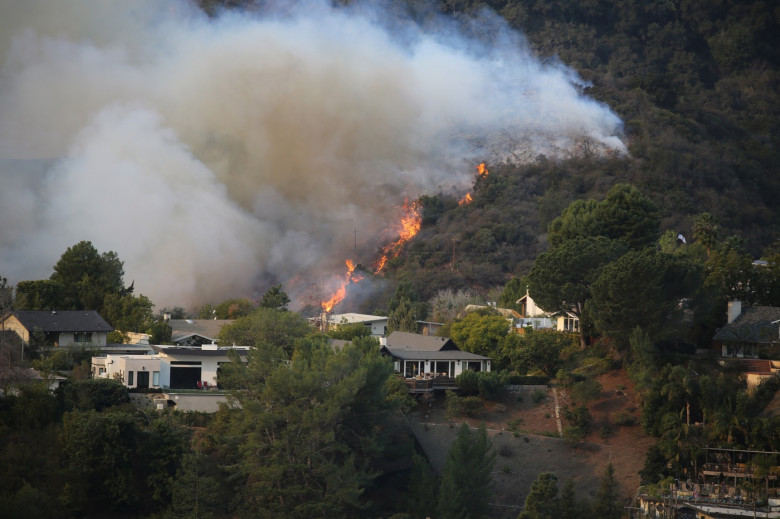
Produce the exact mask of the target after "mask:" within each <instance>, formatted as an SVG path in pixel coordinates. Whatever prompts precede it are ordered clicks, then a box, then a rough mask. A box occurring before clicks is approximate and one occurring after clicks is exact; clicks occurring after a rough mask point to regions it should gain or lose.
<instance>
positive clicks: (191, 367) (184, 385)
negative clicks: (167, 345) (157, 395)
mask: <svg viewBox="0 0 780 519" xmlns="http://www.w3.org/2000/svg"><path fill="white" fill-rule="evenodd" d="M199 380H203V378H202V376H201V363H200V361H188V360H174V361H172V362H171V389H198V381H199Z"/></svg>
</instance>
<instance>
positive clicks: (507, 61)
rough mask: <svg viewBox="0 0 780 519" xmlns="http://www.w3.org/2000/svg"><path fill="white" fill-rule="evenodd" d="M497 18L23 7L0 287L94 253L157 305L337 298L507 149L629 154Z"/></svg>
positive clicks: (0, 141)
mask: <svg viewBox="0 0 780 519" xmlns="http://www.w3.org/2000/svg"><path fill="white" fill-rule="evenodd" d="M479 24H481V25H479ZM479 24H476V23H475V24H471V25H469V26H464V25H460V26H458V25H456V24H455V23H454V22H448V21H447V20H445V19H443V18H436V19H431V18H428V22H427V23H426V25H424V26H422V25H419V24H414V23H411V22H410V21H409V19H408V18H405V17H404V16H403V14H402V13H399V12H397V11H394V10H383V9H381V8H379V7H377V6H368V5H365V4H358V5H354V6H352V7H349V8H334V7H331V6H329V5H327V4H325V3H320V2H312V3H306V4H305V5H303V4H298V5H297V6H296V7H287V8H279V7H277V8H275V9H266V10H263V9H260V8H257V9H252V10H249V11H247V12H243V13H222V14H220V15H217V16H213V17H208V16H206V15H205V14H203V13H202V12H200V11H199V10H198V9H197V8H195V7H194V6H192V5H190V4H188V3H186V2H178V3H177V2H157V1H147V2H138V1H136V2H116V1H113V0H106V1H98V0H71V1H69V2H67V3H66V2H54V3H52V2H50V1H48V0H25V2H9V3H8V4H6V5H4V6H3V17H2V18H1V19H0V67H1V68H0V182H2V184H1V186H0V215H1V216H2V222H3V225H1V226H0V275H3V276H6V277H8V278H9V281H10V282H11V283H15V282H17V281H20V280H25V279H41V278H47V277H49V275H50V274H51V272H52V266H53V265H54V263H55V262H56V261H57V260H58V259H59V257H60V255H61V254H62V253H63V252H64V251H65V249H67V248H68V247H69V246H71V245H73V244H75V243H77V242H79V241H81V240H89V241H92V243H93V244H94V245H95V247H96V248H97V249H98V250H99V251H101V252H105V251H109V250H113V251H116V252H117V253H118V255H119V257H120V259H122V260H123V261H124V262H125V279H126V280H127V281H128V282H129V281H131V280H133V281H134V282H135V287H136V293H143V294H144V295H147V296H149V297H150V298H151V299H152V300H153V301H154V302H155V303H156V304H157V305H158V306H166V305H174V304H175V305H180V306H191V305H196V304H204V303H206V302H214V303H216V302H219V301H221V300H222V299H225V298H228V297H241V296H250V297H252V296H256V295H257V293H258V291H260V293H262V291H263V290H265V289H266V288H268V286H269V285H270V284H271V283H280V282H281V283H285V284H287V283H290V285H291V286H292V285H294V286H297V287H304V286H309V285H311V284H321V285H325V286H327V280H328V279H329V276H330V275H331V274H336V273H338V274H339V275H341V273H342V272H343V265H344V260H345V259H346V258H348V257H352V256H353V255H354V254H353V253H354V249H355V239H356V238H355V232H354V231H355V229H357V231H358V234H357V239H358V241H359V243H358V247H359V250H360V251H362V252H359V254H361V253H362V254H364V255H367V256H368V255H370V254H371V253H373V252H374V251H376V248H377V246H378V245H379V243H377V241H376V240H377V236H380V235H381V233H382V230H383V229H385V228H386V227H388V225H389V224H391V223H393V222H395V220H396V219H397V211H396V209H395V208H396V207H397V206H399V205H401V204H402V203H403V201H404V199H405V198H407V197H408V198H411V199H414V198H416V197H417V196H419V195H421V194H424V193H438V192H440V191H445V192H446V191H448V190H450V189H453V188H463V189H465V188H466V187H467V186H468V183H469V181H470V180H471V179H472V177H473V174H474V167H475V166H476V164H478V163H479V162H480V161H482V160H485V159H486V158H488V157H487V156H486V154H488V153H490V152H493V153H495V152H496V151H497V150H498V151H499V153H505V154H506V157H505V158H509V157H512V156H514V157H519V156H521V155H527V156H529V157H533V156H536V155H538V154H539V153H545V154H547V155H560V154H565V153H567V152H570V151H571V149H572V147H573V146H575V140H576V139H578V138H582V139H587V140H588V141H589V142H591V143H593V145H594V146H595V147H596V148H597V149H598V150H601V151H602V152H603V151H606V150H613V151H616V152H623V151H624V147H623V144H622V142H621V141H620V139H619V132H620V121H619V120H618V118H617V117H616V116H615V115H614V114H613V113H612V112H611V111H610V110H609V109H608V108H606V107H605V106H603V105H601V104H599V103H596V102H594V101H593V100H590V99H588V98H587V97H586V96H584V95H583V94H582V92H581V90H582V89H581V87H582V84H581V82H580V81H579V79H578V78H577V76H576V74H574V73H573V72H572V71H571V70H570V69H568V68H566V67H565V66H563V65H561V64H542V63H540V62H539V61H538V60H537V59H536V58H535V57H534V56H533V55H532V53H531V52H530V51H529V49H528V48H527V45H526V44H525V42H524V40H523V38H522V37H521V36H520V35H518V34H515V33H513V32H512V31H510V30H509V29H508V28H507V27H506V26H504V25H503V24H502V22H501V21H500V20H499V19H498V18H497V17H495V16H490V15H489V14H487V13H486V15H485V17H483V18H482V19H481V20H480V21H479ZM501 135H503V136H507V135H516V136H521V138H519V139H517V140H515V139H510V141H511V142H509V143H508V144H507V142H502V143H501V145H497V144H496V143H499V142H501V141H500V138H499V136H501ZM513 147H517V149H513ZM520 148H523V149H522V150H521V151H522V152H523V153H522V154H521V153H518V150H520ZM499 158H500V157H499ZM372 259H373V258H368V257H364V258H356V260H357V261H363V262H366V263H370V262H371V260H372ZM293 280H296V281H293ZM285 288H288V287H287V286H285ZM326 290H327V288H326Z"/></svg>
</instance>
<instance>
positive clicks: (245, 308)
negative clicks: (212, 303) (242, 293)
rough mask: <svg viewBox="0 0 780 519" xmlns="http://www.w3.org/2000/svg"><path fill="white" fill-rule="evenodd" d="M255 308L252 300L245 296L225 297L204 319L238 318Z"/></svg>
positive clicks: (248, 313)
mask: <svg viewBox="0 0 780 519" xmlns="http://www.w3.org/2000/svg"><path fill="white" fill-rule="evenodd" d="M255 308H257V307H256V306H255V305H254V304H253V303H252V301H250V300H249V299H246V298H240V299H239V298H234V299H226V300H225V301H222V302H221V303H219V304H218V305H217V306H216V307H215V308H213V312H212V314H211V315H210V316H208V317H205V319H214V318H217V319H238V318H239V317H246V316H247V315H250V314H251V313H252V312H253V311H254V310H255Z"/></svg>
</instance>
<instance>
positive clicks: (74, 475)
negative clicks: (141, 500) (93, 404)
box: [62, 410, 138, 515]
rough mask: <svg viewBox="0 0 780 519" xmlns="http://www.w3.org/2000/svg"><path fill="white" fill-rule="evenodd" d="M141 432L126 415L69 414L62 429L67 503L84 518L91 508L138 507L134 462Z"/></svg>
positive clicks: (120, 508) (80, 412)
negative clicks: (139, 432) (84, 514)
mask: <svg viewBox="0 0 780 519" xmlns="http://www.w3.org/2000/svg"><path fill="white" fill-rule="evenodd" d="M137 439H138V431H137V429H136V425H135V422H134V420H133V418H132V416H131V415H129V414H126V413H123V412H110V413H98V412H96V411H94V410H90V411H73V412H70V413H66V414H65V416H64V418H63V426H62V453H63V454H62V457H63V462H64V468H65V471H66V481H68V483H67V484H66V488H65V489H64V491H63V500H64V502H65V504H66V506H67V508H69V509H71V510H72V511H73V512H75V513H77V514H79V515H81V514H83V513H84V512H85V511H87V510H90V509H93V508H94V509H104V510H113V511H119V510H126V508H127V507H128V506H134V505H135V504H136V502H137V499H138V494H137V493H136V492H135V491H134V475H133V466H132V460H133V458H134V454H135V444H136V441H137Z"/></svg>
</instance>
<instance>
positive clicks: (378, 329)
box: [310, 313, 388, 337]
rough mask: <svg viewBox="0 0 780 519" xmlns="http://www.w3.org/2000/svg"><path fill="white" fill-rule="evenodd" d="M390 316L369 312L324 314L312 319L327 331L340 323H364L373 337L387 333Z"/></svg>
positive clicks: (316, 324)
mask: <svg viewBox="0 0 780 519" xmlns="http://www.w3.org/2000/svg"><path fill="white" fill-rule="evenodd" d="M387 320H388V317H387V316H384V315H368V314H355V313H347V314H322V315H321V316H320V317H314V318H311V319H310V321H311V322H312V323H313V324H314V325H315V326H317V327H318V328H320V329H321V330H322V331H326V330H328V329H330V328H334V327H338V326H339V325H340V324H358V323H359V324H363V325H364V326H365V327H366V328H368V329H369V330H370V331H371V334H370V335H371V336H372V337H384V336H385V334H386V333H387Z"/></svg>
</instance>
